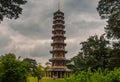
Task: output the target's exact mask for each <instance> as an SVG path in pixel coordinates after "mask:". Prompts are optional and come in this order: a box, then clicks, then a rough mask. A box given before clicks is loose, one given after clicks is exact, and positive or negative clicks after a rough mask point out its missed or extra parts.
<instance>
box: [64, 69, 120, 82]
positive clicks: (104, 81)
mask: <svg viewBox="0 0 120 82" xmlns="http://www.w3.org/2000/svg"><path fill="white" fill-rule="evenodd" d="M66 81H67V82H120V69H114V70H113V71H109V70H107V69H105V70H102V69H100V68H99V69H98V70H97V71H94V72H92V71H91V69H88V70H87V71H81V72H80V73H79V74H77V75H73V76H71V77H70V78H66Z"/></svg>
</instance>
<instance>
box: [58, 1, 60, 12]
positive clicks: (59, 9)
mask: <svg viewBox="0 0 120 82" xmlns="http://www.w3.org/2000/svg"><path fill="white" fill-rule="evenodd" d="M58 10H60V2H59V3H58Z"/></svg>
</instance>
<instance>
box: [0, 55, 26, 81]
mask: <svg viewBox="0 0 120 82" xmlns="http://www.w3.org/2000/svg"><path fill="white" fill-rule="evenodd" d="M0 64H1V66H2V67H1V68H2V72H0V82H26V79H27V75H28V71H27V68H28V67H27V64H26V63H24V62H22V61H19V60H16V56H15V55H14V54H12V53H9V54H5V55H4V56H1V57H0Z"/></svg>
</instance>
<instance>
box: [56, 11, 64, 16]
mask: <svg viewBox="0 0 120 82" xmlns="http://www.w3.org/2000/svg"><path fill="white" fill-rule="evenodd" d="M57 14H61V15H63V16H64V13H63V12H62V11H60V10H58V11H56V12H55V13H54V16H56V15H57Z"/></svg>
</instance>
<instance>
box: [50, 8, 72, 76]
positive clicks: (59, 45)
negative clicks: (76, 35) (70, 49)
mask: <svg viewBox="0 0 120 82" xmlns="http://www.w3.org/2000/svg"><path fill="white" fill-rule="evenodd" d="M64 24H65V21H64V13H63V12H62V11H60V8H59V7H58V10H57V11H56V12H55V13H54V17H53V27H52V28H53V31H52V34H53V37H52V40H53V43H52V44H51V46H52V48H53V49H52V51H50V53H51V54H52V58H51V59H49V61H50V62H51V63H52V65H51V68H50V69H49V71H50V73H49V76H50V77H57V78H63V77H64V76H66V77H69V76H70V72H71V71H70V70H69V69H68V68H67V67H66V61H68V60H67V59H66V57H65V54H66V53H67V51H66V50H65V46H66V43H65V42H64V41H65V39H66V37H65V36H64V34H65V31H64V29H65V25H64Z"/></svg>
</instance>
